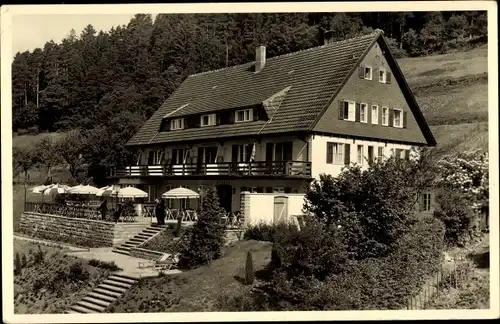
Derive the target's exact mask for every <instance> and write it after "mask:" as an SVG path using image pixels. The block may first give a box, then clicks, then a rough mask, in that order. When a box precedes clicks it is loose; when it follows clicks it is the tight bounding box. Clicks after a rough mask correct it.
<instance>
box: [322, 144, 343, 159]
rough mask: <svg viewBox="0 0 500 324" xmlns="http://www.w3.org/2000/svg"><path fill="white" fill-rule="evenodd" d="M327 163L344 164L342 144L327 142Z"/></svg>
mask: <svg viewBox="0 0 500 324" xmlns="http://www.w3.org/2000/svg"><path fill="white" fill-rule="evenodd" d="M326 154H327V163H330V164H344V144H342V143H331V142H328V146H327V152H326Z"/></svg>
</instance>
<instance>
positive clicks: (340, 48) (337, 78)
mask: <svg viewBox="0 0 500 324" xmlns="http://www.w3.org/2000/svg"><path fill="white" fill-rule="evenodd" d="M381 35H382V33H381V31H378V30H377V31H376V32H374V33H372V34H369V35H364V36H360V37H356V38H352V39H347V40H343V41H339V42H334V43H331V44H327V45H323V46H318V47H313V48H310V49H306V50H302V51H298V52H294V53H290V54H285V55H280V56H275V57H272V58H268V59H267V60H266V63H265V67H264V69H263V70H261V71H260V72H258V73H255V72H254V65H255V62H249V63H246V64H242V65H237V66H232V67H228V68H224V69H220V70H214V71H209V72H203V73H199V74H193V75H190V76H189V77H187V78H186V80H184V82H183V83H182V84H181V85H180V86H179V88H178V89H177V90H176V91H175V92H174V93H173V94H172V95H171V96H170V97H169V98H168V99H167V100H166V101H165V102H164V103H163V105H162V106H161V107H160V108H159V109H158V110H157V111H156V112H155V114H154V115H153V116H152V117H151V118H150V119H149V120H148V121H147V122H146V123H145V124H144V125H143V126H142V128H141V129H140V130H139V131H138V132H137V133H136V134H135V135H134V136H133V137H132V138H131V139H130V140H129V142H128V143H127V145H144V144H159V143H167V142H182V141H194V140H203V139H208V138H211V139H218V138H223V137H234V136H251V135H259V134H261V135H265V134H280V133H288V132H301V131H311V130H312V129H313V127H314V125H315V123H316V122H317V120H318V118H319V116H320V115H321V114H322V113H323V112H324V109H325V108H326V107H327V105H328V104H329V103H330V102H331V100H332V99H333V97H334V96H335V94H336V93H337V92H338V90H339V89H340V88H341V87H342V85H343V83H344V82H345V80H347V78H349V76H350V75H351V74H352V73H353V71H354V70H355V68H356V67H357V66H358V65H359V63H360V62H361V60H362V59H363V58H364V56H365V55H366V53H367V52H368V51H369V50H370V48H371V47H372V46H373V44H375V42H376V41H377V40H378V39H379V37H381ZM398 69H399V68H398ZM401 77H402V74H401ZM403 79H404V78H403ZM405 84H406V83H405ZM408 91H409V89H408ZM410 93H411V91H410ZM413 100H414V99H413ZM255 105H262V106H264V108H265V110H266V112H267V114H268V118H269V119H268V120H267V121H260V120H259V121H254V122H249V123H235V124H229V125H218V126H213V127H202V128H187V129H183V130H175V131H170V132H159V129H160V124H161V122H162V119H163V118H164V117H165V116H167V115H168V117H169V118H171V117H181V116H187V115H192V114H200V113H210V112H215V111H220V110H225V109H229V108H240V107H248V106H255ZM415 105H416V103H415ZM181 107H182V108H181ZM417 110H418V112H419V113H420V114H421V112H420V109H418V108H417ZM422 119H423V118H422ZM423 122H424V123H425V120H423ZM426 125H427V124H425V125H423V126H424V128H425V126H426ZM427 129H428V127H427ZM424 132H425V129H424ZM429 133H430V131H429ZM431 136H432V134H431Z"/></svg>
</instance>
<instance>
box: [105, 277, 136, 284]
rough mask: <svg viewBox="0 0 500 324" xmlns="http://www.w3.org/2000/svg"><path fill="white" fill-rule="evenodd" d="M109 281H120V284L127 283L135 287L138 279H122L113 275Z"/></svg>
mask: <svg viewBox="0 0 500 324" xmlns="http://www.w3.org/2000/svg"><path fill="white" fill-rule="evenodd" d="M108 279H109V280H114V281H118V282H123V283H127V284H130V285H133V284H135V283H136V282H137V280H136V279H130V278H126V277H122V276H117V275H112V276H110V277H109V278H108Z"/></svg>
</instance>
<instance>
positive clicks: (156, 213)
mask: <svg viewBox="0 0 500 324" xmlns="http://www.w3.org/2000/svg"><path fill="white" fill-rule="evenodd" d="M155 217H156V223H157V224H158V225H160V200H159V199H158V198H156V199H155Z"/></svg>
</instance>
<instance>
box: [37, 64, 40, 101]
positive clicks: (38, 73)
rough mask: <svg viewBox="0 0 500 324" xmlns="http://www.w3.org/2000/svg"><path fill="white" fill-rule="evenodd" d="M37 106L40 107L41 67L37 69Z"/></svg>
mask: <svg viewBox="0 0 500 324" xmlns="http://www.w3.org/2000/svg"><path fill="white" fill-rule="evenodd" d="M36 72H37V73H36V108H37V109H38V103H39V94H40V68H37V70H36Z"/></svg>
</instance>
